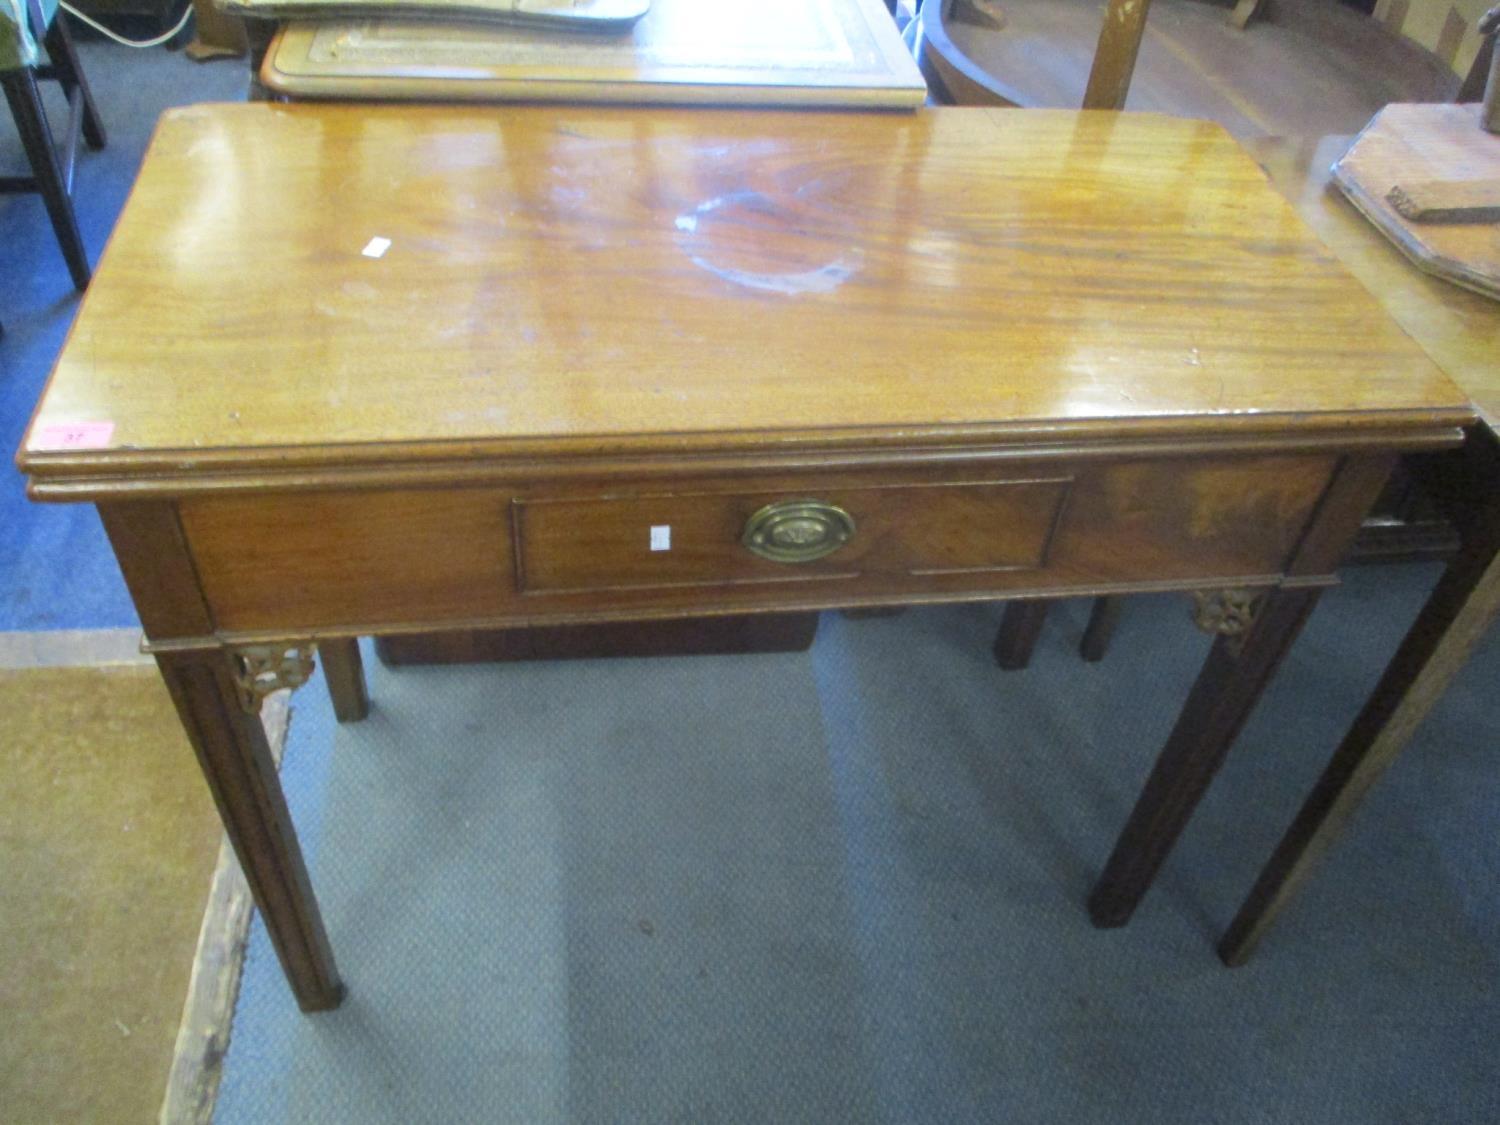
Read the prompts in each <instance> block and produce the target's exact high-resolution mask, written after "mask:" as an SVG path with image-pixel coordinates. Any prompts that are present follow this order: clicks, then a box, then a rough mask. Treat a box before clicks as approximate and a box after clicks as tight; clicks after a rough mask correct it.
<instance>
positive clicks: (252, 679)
mask: <svg viewBox="0 0 1500 1125" xmlns="http://www.w3.org/2000/svg"><path fill="white" fill-rule="evenodd" d="M234 666H235V684H236V686H237V687H238V688H239V689H240V705H241V706H242V707H244V709H245V710H246V711H248V712H250V713H251V714H252V715H253V714H255V713H257V712H258V711H259V710H260V702H261V700H263V699H264V698H265V697H266V696H268V695H270V694H271V693H272V692H275V691H280V690H281V689H282V688H297V687H301V686H302V685H303V684H305V683H307V681H308V679H309V678H310V677H311V676H312V674H313V645H312V642H311V641H295V642H292V643H289V644H276V645H242V646H241V647H239V648H236V649H235V650H234Z"/></svg>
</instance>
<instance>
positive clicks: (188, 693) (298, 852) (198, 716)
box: [156, 647, 344, 1012]
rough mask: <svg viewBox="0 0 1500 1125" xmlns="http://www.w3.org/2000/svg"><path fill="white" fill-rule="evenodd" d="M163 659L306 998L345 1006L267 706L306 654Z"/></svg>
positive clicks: (290, 974) (222, 812) (293, 679)
mask: <svg viewBox="0 0 1500 1125" xmlns="http://www.w3.org/2000/svg"><path fill="white" fill-rule="evenodd" d="M257 655H258V656H259V655H261V654H259V653H257ZM156 662H157V665H158V667H159V668H160V669H161V674H162V678H163V679H164V680H166V683H167V688H168V690H169V691H170V692H171V694H172V701H173V702H174V703H175V704H176V705H177V713H178V716H179V717H180V718H181V720H182V725H183V727H184V729H185V730H186V731H187V735H188V739H189V741H190V742H191V743H192V745H193V750H194V751H195V752H196V754H197V756H198V764H199V766H200V767H201V768H202V770H203V776H204V778H205V779H206V780H207V782H208V787H209V789H210V790H211V791H212V793H213V796H214V801H215V802H216V803H217V805H218V806H219V816H220V817H221V818H222V820H223V822H224V830H225V832H227V833H228V835H229V839H230V842H231V843H232V844H233V845H234V850H235V854H236V855H237V856H238V857H239V861H240V867H241V868H242V869H243V870H244V872H245V878H246V881H247V882H248V883H249V884H250V891H251V893H252V894H253V895H254V897H255V903H256V905H257V906H258V907H260V912H261V916H262V918H264V920H265V923H266V929H267V930H268V931H269V932H270V935H271V944H272V945H273V946H274V947H275V949H276V955H277V956H278V957H279V958H280V959H281V965H282V968H283V969H284V970H285V972H286V976H287V981H288V982H289V983H290V985H291V987H292V991H293V993H294V994H295V995H296V998H297V1003H298V1005H299V1006H300V1007H301V1008H302V1010H303V1011H305V1012H316V1011H323V1010H326V1009H328V1008H336V1007H338V1004H339V1001H340V1000H342V999H343V995H344V989H343V985H342V983H341V982H340V981H339V975H338V970H337V968H336V967H335V966H334V962H333V952H332V950H331V948H330V946H329V944H328V936H327V934H326V933H325V932H324V930H323V920H322V917H321V916H320V914H319V912H318V904H317V900H316V899H315V898H314V897H313V892H312V884H311V883H310V881H309V880H308V877H307V867H306V865H305V864H304V863H303V860H302V849H301V848H300V847H299V846H298V843H297V836H296V833H295V831H294V830H293V828H292V820H291V816H290V815H289V813H288V812H287V807H286V798H285V796H284V795H283V794H282V791H281V780H280V778H279V777H278V776H277V773H276V766H275V763H274V762H273V761H272V759H271V752H270V748H269V746H268V745H267V743H266V733H265V729H264V728H263V727H262V726H261V722H260V714H259V710H260V708H259V703H260V699H261V697H262V696H263V695H264V694H266V690H267V689H271V688H273V687H274V686H275V682H273V681H279V682H280V686H295V684H296V683H298V682H300V680H299V679H298V678H297V676H298V674H299V670H300V669H303V668H304V667H305V666H306V654H305V653H304V652H302V650H300V649H293V648H290V647H289V648H288V649H287V650H285V651H284V652H283V653H282V656H281V667H284V668H285V669H287V671H286V672H285V673H281V672H278V671H274V670H267V669H268V665H266V664H264V663H262V664H251V663H249V662H247V661H246V659H245V658H244V657H242V656H240V655H239V654H236V653H229V652H220V651H207V652H164V653H159V654H158V655H157V658H156ZM301 674H302V675H303V676H304V678H305V672H302V673H301Z"/></svg>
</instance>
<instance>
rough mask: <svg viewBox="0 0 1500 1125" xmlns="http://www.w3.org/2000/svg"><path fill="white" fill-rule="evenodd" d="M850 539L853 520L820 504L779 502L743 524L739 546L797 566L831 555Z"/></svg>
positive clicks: (827, 505) (768, 505)
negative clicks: (742, 545)
mask: <svg viewBox="0 0 1500 1125" xmlns="http://www.w3.org/2000/svg"><path fill="white" fill-rule="evenodd" d="M853 535H854V517H853V516H851V515H850V514H849V513H848V512H846V511H844V509H843V508H840V507H839V506H838V505H837V504H825V503H823V501H821V500H779V501H777V502H776V503H775V504H767V505H766V506H765V507H764V508H762V509H761V510H760V511H758V512H756V513H755V514H754V515H753V516H751V517H750V518H749V520H747V521H746V523H745V533H744V534H743V535H742V536H740V542H741V543H743V544H744V545H745V546H746V547H748V548H750V550H751V551H753V552H755V553H756V554H757V555H759V556H760V557H761V558H763V559H770V560H771V561H772V562H784V563H801V562H812V561H813V560H814V559H821V558H822V557H823V556H824V555H831V554H833V552H834V551H837V550H838V549H839V548H840V547H842V546H843V545H844V544H845V543H847V542H849V540H850V538H851V537H853Z"/></svg>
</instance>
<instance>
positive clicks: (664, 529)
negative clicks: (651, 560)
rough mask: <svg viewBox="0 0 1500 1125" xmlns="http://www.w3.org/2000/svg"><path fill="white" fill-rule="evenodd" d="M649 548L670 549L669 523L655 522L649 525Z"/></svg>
mask: <svg viewBox="0 0 1500 1125" xmlns="http://www.w3.org/2000/svg"><path fill="white" fill-rule="evenodd" d="M651 549H652V550H653V551H670V550H671V549H672V525H671V524H669V523H657V524H652V525H651Z"/></svg>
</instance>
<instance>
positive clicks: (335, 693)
mask: <svg viewBox="0 0 1500 1125" xmlns="http://www.w3.org/2000/svg"><path fill="white" fill-rule="evenodd" d="M318 655H319V656H320V657H322V658H323V679H324V680H326V681H327V682H328V694H329V696H330V697H331V698H332V699H333V713H334V715H335V717H337V719H338V721H339V722H341V723H357V722H359V721H360V720H361V719H363V718H364V717H365V716H366V715H368V714H369V713H370V691H369V688H368V687H366V685H365V665H364V661H363V660H362V659H361V658H360V655H359V640H358V638H355V637H342V638H340V639H338V640H333V641H319V642H318Z"/></svg>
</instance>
